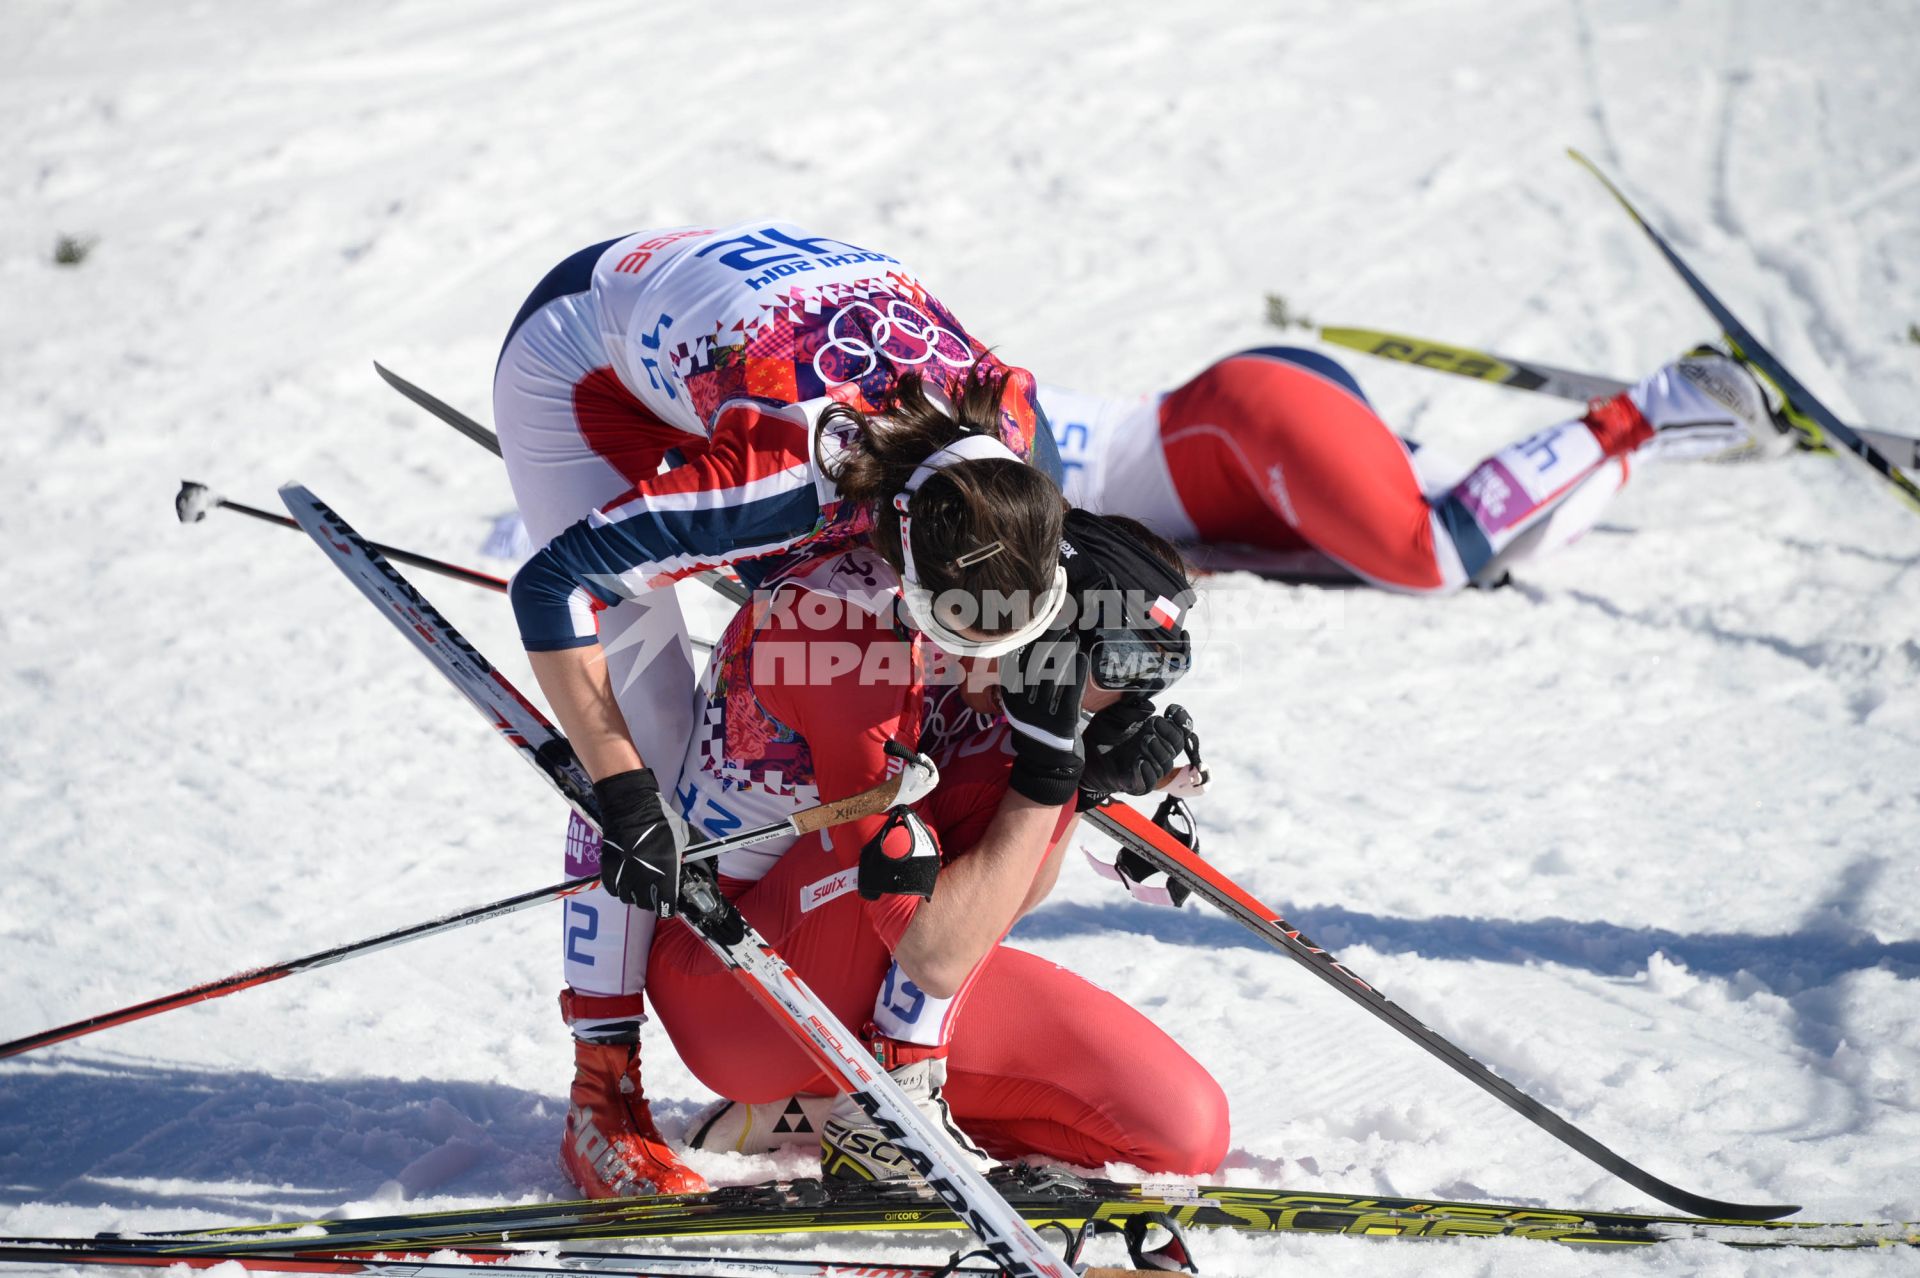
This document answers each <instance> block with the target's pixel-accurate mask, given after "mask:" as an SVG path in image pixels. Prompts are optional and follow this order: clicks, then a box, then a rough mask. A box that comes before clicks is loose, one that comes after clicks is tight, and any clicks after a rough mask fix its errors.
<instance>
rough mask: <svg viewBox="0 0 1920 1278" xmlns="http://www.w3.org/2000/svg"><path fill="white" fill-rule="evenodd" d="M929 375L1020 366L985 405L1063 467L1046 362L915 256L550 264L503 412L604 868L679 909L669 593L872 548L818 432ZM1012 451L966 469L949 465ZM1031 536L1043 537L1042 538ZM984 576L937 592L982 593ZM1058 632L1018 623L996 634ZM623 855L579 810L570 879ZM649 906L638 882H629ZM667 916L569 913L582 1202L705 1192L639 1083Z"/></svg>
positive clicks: (541, 644) (648, 258)
mask: <svg viewBox="0 0 1920 1278" xmlns="http://www.w3.org/2000/svg"><path fill="white" fill-rule="evenodd" d="M909 373H911V374H915V375H916V376H917V377H918V378H919V379H920V381H921V383H922V384H923V385H924V386H925V387H926V388H927V391H928V393H929V394H930V395H931V396H932V397H933V398H934V399H936V400H939V401H941V402H945V400H946V399H947V398H952V399H958V398H959V396H960V395H961V394H962V392H963V391H964V389H965V388H966V387H967V386H968V385H972V384H974V383H976V382H978V381H980V380H981V379H983V378H991V379H994V381H995V384H996V385H998V384H1000V382H1001V380H1004V387H1005V389H1004V392H1003V394H1002V395H1001V397H1000V399H999V401H998V405H997V413H996V410H995V408H994V406H992V405H989V406H986V408H985V409H984V410H983V411H984V412H985V413H986V414H987V415H988V416H990V417H992V416H997V421H993V422H990V423H988V427H989V429H991V430H992V432H993V433H994V434H995V435H996V436H997V438H998V439H999V440H1000V442H1001V443H1003V444H1004V445H1005V446H1006V448H1007V449H1008V450H1011V451H1010V453H1008V454H1007V456H1008V457H1010V458H1026V457H1027V456H1028V454H1029V451H1030V450H1032V449H1033V448H1034V447H1035V446H1036V444H1037V445H1038V447H1039V448H1040V450H1041V453H1042V454H1043V456H1042V458H1041V460H1042V461H1044V460H1045V458H1046V457H1048V456H1050V452H1051V448H1052V440H1051V438H1050V437H1049V436H1047V435H1046V434H1045V432H1043V431H1037V429H1036V428H1037V424H1038V413H1037V410H1036V406H1035V401H1034V394H1035V389H1034V382H1033V378H1032V376H1031V375H1030V374H1028V373H1026V372H1025V371H1024V370H1021V369H1016V368H1009V367H1007V366H1005V365H1002V364H1001V363H1000V362H999V361H997V360H995V359H994V358H993V357H992V356H991V355H990V354H989V353H988V352H987V350H986V348H985V347H984V346H983V345H982V344H981V343H980V342H978V341H977V340H975V339H974V338H973V337H972V336H971V335H969V334H968V333H967V331H966V330H965V329H964V328H963V327H961V325H960V324H959V322H958V321H957V320H956V319H955V318H954V317H953V315H952V314H951V313H950V312H949V311H948V310H947V308H946V307H945V306H943V305H942V304H941V303H940V301H939V299H938V298H936V297H934V296H933V295H932V294H931V292H930V291H929V290H928V289H927V288H926V286H925V285H924V284H923V283H922V282H921V281H920V280H919V278H918V277H917V276H916V275H915V274H914V273H913V272H912V271H911V270H910V269H909V268H907V267H906V266H904V265H902V264H901V263H900V262H899V261H898V260H897V259H896V258H894V257H892V256H890V255H888V254H885V253H880V252H875V251H872V250H869V249H865V248H862V247H860V246H859V245H855V244H849V243H846V242H844V241H841V240H836V239H831V238H828V237H824V236H818V235H813V234H810V233H808V232H806V231H804V230H802V229H801V228H799V227H796V226H794V225H792V224H791V223H786V222H780V221H777V220H757V221H752V222H746V223H741V224H739V225H735V226H731V227H725V228H720V229H708V228H699V227H687V228H679V229H673V230H665V231H643V232H639V233H637V234H633V235H629V236H626V237H624V238H622V239H618V240H610V241H607V242H605V243H602V244H596V245H593V246H591V247H589V248H586V249H583V250H581V251H580V252H578V253H575V254H574V255H572V256H571V257H569V258H567V259H566V260H565V261H563V262H562V263H561V264H560V265H559V266H557V267H555V268H554V269H553V270H552V271H551V272H549V273H548V275H547V276H546V278H545V279H543V280H542V281H541V282H540V284H539V286H538V287H537V288H536V289H535V290H534V292H533V294H532V295H531V296H530V297H528V299H527V301H526V304H525V305H524V306H523V307H522V308H521V310H520V312H519V314H518V315H517V316H516V317H515V319H514V321H513V324H512V327H511V329H510V331H509V334H508V337H507V340H506V343H505V346H504V348H503V349H502V351H501V355H500V361H499V365H498V368H497V371H496V373H495V380H494V413H495V420H496V423H497V425H498V429H499V435H500V442H501V448H502V452H503V454H504V456H505V460H506V465H507V472H508V476H509V478H510V479H511V481H512V484H513V490H514V496H515V498H516V500H517V502H518V504H519V507H520V512H521V515H522V517H523V519H524V520H525V523H526V526H527V529H528V532H529V534H530V537H531V540H532V543H533V545H534V546H535V547H538V549H537V551H536V552H535V553H534V555H533V556H532V558H530V559H529V560H528V561H527V562H526V563H525V564H524V565H523V566H522V567H521V570H520V571H519V572H518V573H517V574H516V575H515V577H514V581H513V588H512V598H513V604H514V608H515V613H516V616H517V618H518V620H519V623H520V627H521V632H522V638H523V640H524V641H525V643H526V646H527V647H528V649H529V652H530V654H531V657H532V660H533V664H534V670H535V673H536V675H537V676H538V677H539V679H540V683H541V687H542V689H543V690H544V691H545V692H546V694H547V698H548V700H549V702H550V703H551V704H552V705H553V707H554V710H555V713H556V716H557V717H558V719H559V721H560V724H561V726H562V727H563V728H564V729H565V730H566V732H567V735H568V736H569V738H570V739H571V740H572V742H573V744H574V746H575V749H576V750H577V751H578V752H579V754H580V756H581V759H582V761H583V762H584V763H585V764H586V766H587V769H588V771H589V772H590V774H591V775H592V776H593V778H594V779H595V781H596V788H597V789H603V790H607V791H608V793H603V794H601V796H600V800H601V808H602V812H603V815H608V814H611V815H612V816H613V817H615V818H617V820H616V824H618V825H619V826H620V827H621V830H620V831H616V833H620V834H621V836H622V837H623V838H624V837H627V836H628V835H633V838H630V839H629V840H628V841H629V843H631V844H632V846H625V847H623V849H622V855H621V856H620V857H619V858H618V860H617V861H616V862H615V863H614V864H613V865H612V866H611V868H610V869H609V872H610V873H611V874H613V875H616V876H618V875H628V876H636V877H644V876H646V875H648V874H655V873H657V872H662V871H664V875H663V876H662V877H661V878H660V880H659V882H658V883H656V884H655V885H654V887H655V891H656V896H657V897H658V898H661V899H663V901H664V905H665V906H667V907H670V905H671V901H672V897H673V893H674V886H673V885H674V884H675V883H677V878H676V877H675V876H677V874H678V853H677V851H676V849H675V846H674V843H673V840H672V838H671V837H670V833H669V832H668V831H667V830H666V828H665V827H666V823H665V822H664V821H662V820H661V819H660V817H661V813H662V805H661V802H660V797H659V791H660V789H661V788H662V785H661V783H664V785H665V787H667V788H669V789H670V788H671V785H672V781H673V776H672V774H671V772H668V773H666V774H665V775H663V776H662V777H660V778H659V782H656V781H655V778H654V776H653V774H652V772H651V770H649V769H648V768H647V767H646V766H645V765H646V764H648V763H656V764H662V763H663V764H665V765H666V766H667V767H668V768H673V767H677V766H678V764H679V761H680V759H681V757H682V755H683V754H684V752H685V749H686V743H687V740H688V738H689V736H690V734H691V732H692V727H693V694H694V675H693V670H694V667H693V663H692V660H691V657H690V654H689V649H688V643H687V638H686V634H685V628H684V625H683V623H682V619H681V613H680V608H679V605H678V603H677V602H676V600H675V599H674V595H673V592H672V591H671V590H670V589H664V588H663V587H666V586H669V585H671V583H672V582H673V581H675V580H677V579H679V578H681V577H684V576H687V575H689V574H692V573H695V572H698V571H700V570H702V569H705V568H708V567H712V566H715V565H724V564H731V565H735V566H736V567H737V568H738V569H739V571H740V573H741V575H742V577H743V579H745V580H747V581H748V582H750V583H751V582H753V581H756V580H757V579H758V577H759V576H760V575H761V574H762V573H764V571H766V568H767V566H768V565H770V564H772V563H774V562H776V561H778V560H779V559H780V557H781V556H783V555H787V554H790V553H793V552H795V551H796V549H797V548H798V549H805V548H808V547H814V546H824V545H832V544H840V543H845V542H851V541H855V540H858V539H859V538H860V537H862V536H863V535H864V534H865V532H866V529H867V528H868V527H869V526H870V524H871V522H872V519H873V515H874V511H873V509H872V502H871V500H868V501H852V500H842V494H841V492H840V491H839V489H838V488H837V487H836V484H835V483H834V481H832V480H831V479H829V478H828V477H827V475H826V474H825V471H824V469H823V458H822V457H821V455H820V454H819V452H818V450H817V446H816V445H817V441H816V431H815V426H816V424H817V422H818V419H819V417H820V414H821V412H822V411H823V410H824V409H825V408H826V407H827V406H829V405H833V404H843V405H848V406H850V407H853V408H856V409H862V410H870V409H874V408H876V407H878V406H880V405H882V404H885V403H887V402H888V401H889V399H890V397H891V396H892V395H893V393H894V391H895V389H896V387H897V385H898V383H899V381H900V379H901V377H902V376H903V375H905V374H909ZM918 460H919V459H918V458H908V459H907V464H908V465H909V466H910V465H911V464H913V463H914V462H917V461H918ZM1003 464H1004V463H1001V462H995V461H990V460H989V461H973V462H966V463H963V464H962V465H961V466H959V467H956V468H955V473H956V474H958V473H960V472H963V471H966V470H967V469H968V468H969V467H972V468H974V469H975V470H976V471H977V470H980V469H982V468H984V469H988V470H990V469H991V468H992V467H994V466H996V465H1003ZM1016 469H1017V470H1018V471H1019V472H1020V474H1028V473H1029V472H1028V470H1027V468H1025V467H1017V468H1016ZM1057 474H1058V472H1057V463H1056V464H1055V466H1054V469H1053V470H1052V472H1051V478H1042V477H1041V476H1040V474H1039V473H1038V472H1032V473H1031V482H1027V483H1023V484H1014V485H1013V487H1014V488H1015V489H1018V490H1019V493H1020V494H1021V495H1022V497H1021V499H1022V500H1023V501H1024V502H1025V503H1026V505H1027V506H1028V507H1031V508H1032V509H1034V510H1047V509H1051V510H1052V511H1053V512H1054V513H1053V515H1052V516H1051V517H1052V518H1053V519H1054V521H1055V524H1056V526H1057V520H1058V514H1057V511H1058V506H1059V495H1058V490H1057V488H1056V487H1055V485H1054V483H1053V482H1052V481H1053V479H1057ZM1014 478H1015V479H1018V478H1019V475H1015V476H1014ZM1035 529H1039V525H1035ZM1010 536H1011V535H1010ZM1036 539H1037V540H1038V541H1041V542H1044V541H1045V534H1044V531H1043V530H1041V531H1031V532H1029V533H1028V534H1027V540H1030V541H1033V540H1036ZM1037 551H1038V552H1044V559H1045V562H1044V563H1042V562H1040V559H1041V557H1042V556H1041V554H1039V553H1036V555H1035V556H1033V557H1032V564H1033V572H1034V574H1036V582H1035V586H1034V589H1033V591H1032V593H1033V594H1034V595H1035V596H1040V595H1042V594H1044V591H1045V588H1046V587H1047V585H1048V584H1049V581H1050V579H1051V577H1052V576H1053V575H1056V574H1057V572H1058V569H1057V566H1056V565H1057V552H1056V550H1055V549H1054V547H1053V546H1052V544H1051V543H1047V544H1043V545H1039V546H1038V548H1037ZM1005 562H1006V561H1005V560H1003V561H1001V563H1002V564H1004V563H1005ZM999 566H1000V565H997V564H989V565H987V566H986V567H985V568H983V569H981V570H980V571H981V572H988V573H990V572H991V571H992V570H994V569H996V568H997V567H999ZM972 572H973V570H972V569H965V570H962V571H960V572H958V573H957V574H948V576H947V577H945V578H942V579H941V581H942V582H944V583H945V584H947V585H951V586H957V587H965V586H966V584H967V581H968V580H969V573H972ZM933 584H934V585H939V584H940V583H938V582H936V583H933ZM1044 623H1045V618H1026V619H1025V621H1024V622H1022V621H1021V619H1018V618H1014V619H1009V623H1008V624H1009V627H1010V629H1009V630H1008V632H1007V633H1006V634H1005V635H1002V636H1001V638H1002V639H1003V640H1006V641H1008V642H1011V640H1013V639H1019V638H1022V633H1021V626H1022V625H1023V624H1024V625H1026V627H1027V629H1028V630H1029V631H1031V632H1032V633H1037V629H1035V627H1036V626H1044ZM1026 637H1030V635H1028V636H1026ZM635 831H639V832H640V833H639V834H638V835H634V833H633V832H635ZM603 868H608V867H603V866H602V865H601V855H600V841H599V839H598V838H595V837H593V836H592V834H591V831H590V830H589V829H587V827H585V826H582V825H579V824H577V823H576V825H575V826H574V828H573V829H572V830H571V831H570V834H569V838H568V863H567V869H568V873H569V875H573V876H578V875H582V874H588V873H593V872H596V871H599V870H602V869H603ZM629 894H630V895H635V896H636V897H638V895H639V892H638V890H636V889H633V888H632V886H631V882H629ZM654 922H655V915H654V913H653V912H651V911H650V910H646V909H636V908H632V907H631V906H630V905H629V904H627V903H626V902H624V901H623V900H621V899H617V898H616V896H615V895H614V894H613V893H611V892H608V891H605V890H600V889H596V890H594V891H592V892H588V893H583V894H581V895H579V896H576V897H573V898H571V899H570V900H569V901H568V903H567V909H566V914H565V935H564V945H565V972H566V990H565V992H564V994H563V998H562V1006H563V1011H564V1014H565V1016H566V1018H567V1021H568V1023H569V1024H570V1025H571V1026H572V1029H573V1032H574V1036H575V1039H576V1051H575V1075H574V1083H573V1088H572V1093H571V1101H572V1103H571V1105H570V1108H569V1113H568V1121H567V1129H566V1133H565V1136H564V1144H563V1149H562V1158H563V1162H564V1164H565V1165H566V1167H567V1170H568V1172H569V1173H570V1174H571V1175H572V1176H573V1178H574V1179H575V1180H576V1181H577V1182H578V1183H579V1184H580V1186H581V1188H582V1190H583V1191H584V1192H586V1193H588V1194H593V1195H613V1194H633V1193H646V1192H655V1191H659V1192H676V1191H686V1190H693V1189H698V1188H701V1187H702V1182H701V1180H700V1178H699V1177H698V1176H697V1175H695V1174H694V1173H693V1172H692V1171H691V1170H689V1169H688V1168H686V1167H685V1166H684V1165H683V1164H682V1163H681V1162H680V1161H679V1160H678V1159H677V1158H676V1157H675V1156H674V1155H673V1153H672V1152H671V1150H670V1149H668V1147H667V1146H666V1145H665V1144H664V1143H663V1142H662V1141H661V1140H660V1139H659V1136H658V1134H657V1132H656V1130H655V1128H654V1124H653V1120H652V1118H651V1116H650V1114H649V1111H648V1107H647V1103H646V1100H645V1097H644V1094H643V1093H642V1092H641V1090H640V1085H639V1079H640V1069H639V1054H638V1034H639V1027H640V1023H641V1021H642V1020H643V1007H644V1003H643V1000H642V996H641V991H642V983H643V981H644V978H645V970H646V961H647V951H648V947H649V944H650V942H651V938H652V935H653V929H654Z"/></svg>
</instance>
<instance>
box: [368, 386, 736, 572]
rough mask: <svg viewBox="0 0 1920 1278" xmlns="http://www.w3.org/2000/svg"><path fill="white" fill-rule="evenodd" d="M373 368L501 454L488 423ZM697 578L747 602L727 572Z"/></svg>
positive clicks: (444, 420)
mask: <svg viewBox="0 0 1920 1278" xmlns="http://www.w3.org/2000/svg"><path fill="white" fill-rule="evenodd" d="M373 371H374V372H376V373H378V374H380V380H381V381H383V382H385V383H386V384H387V385H389V386H391V387H393V388H394V389H395V390H397V391H399V392H400V393H401V394H402V395H405V396H406V397H407V398H408V399H410V400H412V401H413V402H414V403H416V404H418V405H419V406H420V407H422V408H424V409H426V410H427V411H428V412H429V413H432V414H433V415H434V416H435V417H438V418H439V419H440V420H441V421H443V422H445V423H446V424H447V425H449V426H451V427H453V428H454V429H455V430H457V431H459V432H460V433H461V434H462V435H465V436H466V437H467V438H468V439H471V440H472V441H473V442H474V443H476V444H478V445H480V447H482V448H484V449H486V450H487V451H488V452H490V453H492V454H493V455H494V456H495V457H498V456H500V455H501V454H500V436H498V435H496V434H495V433H494V432H493V431H491V430H488V429H487V428H486V427H485V426H482V425H481V424H480V423H479V422H477V421H475V420H474V419H473V418H471V417H469V416H467V415H466V414H465V413H463V412H461V411H460V410H459V409H457V408H455V407H454V406H453V405H452V404H449V403H447V402H446V401H445V400H443V399H440V398H439V397H437V396H435V395H433V394H432V393H430V392H428V391H425V390H422V389H421V388H420V387H418V386H415V385H414V384H413V383H412V382H410V381H408V380H407V379H406V378H404V377H402V376H400V374H398V373H396V372H394V371H393V370H392V369H389V368H386V367H383V366H382V365H381V363H380V361H379V360H375V361H374V363H373ZM402 562H404V561H402ZM697 579H698V580H699V581H700V583H701V584H702V585H704V586H706V587H707V588H708V589H710V590H713V591H715V592H717V593H718V594H720V595H722V596H723V597H725V598H726V599H728V600H729V601H731V602H733V603H736V604H743V603H745V602H746V601H747V588H746V587H745V586H743V585H741V584H740V583H739V582H737V581H734V580H733V579H732V578H730V577H728V576H727V575H726V574H724V573H719V572H703V573H701V574H699V577H698V578H697Z"/></svg>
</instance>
